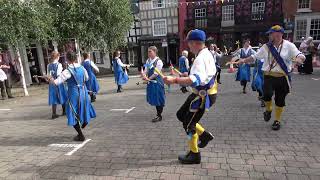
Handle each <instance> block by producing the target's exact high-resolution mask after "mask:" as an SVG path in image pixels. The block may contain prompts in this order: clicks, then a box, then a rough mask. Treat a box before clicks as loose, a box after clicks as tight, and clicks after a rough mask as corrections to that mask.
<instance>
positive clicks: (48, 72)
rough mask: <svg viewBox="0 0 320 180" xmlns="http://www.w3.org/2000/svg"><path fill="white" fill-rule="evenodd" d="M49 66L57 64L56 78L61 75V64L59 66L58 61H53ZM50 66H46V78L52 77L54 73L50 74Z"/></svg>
mask: <svg viewBox="0 0 320 180" xmlns="http://www.w3.org/2000/svg"><path fill="white" fill-rule="evenodd" d="M50 64H58V68H57V76H59V75H60V74H61V73H62V70H63V67H62V64H61V63H59V59H55V60H53V62H52V63H50ZM50 64H48V66H47V76H52V75H53V73H54V72H51V71H50V70H49V66H50Z"/></svg>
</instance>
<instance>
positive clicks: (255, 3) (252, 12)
mask: <svg viewBox="0 0 320 180" xmlns="http://www.w3.org/2000/svg"><path fill="white" fill-rule="evenodd" d="M257 4H263V6H262V7H263V12H259V11H255V12H254V11H253V7H254V5H257ZM256 9H257V10H259V9H258V8H257V6H256ZM265 11H266V3H265V2H264V1H260V2H253V3H251V20H254V21H256V20H260V19H256V18H253V16H252V15H253V14H264V13H265Z"/></svg>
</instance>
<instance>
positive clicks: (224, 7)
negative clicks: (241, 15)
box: [221, 4, 234, 22]
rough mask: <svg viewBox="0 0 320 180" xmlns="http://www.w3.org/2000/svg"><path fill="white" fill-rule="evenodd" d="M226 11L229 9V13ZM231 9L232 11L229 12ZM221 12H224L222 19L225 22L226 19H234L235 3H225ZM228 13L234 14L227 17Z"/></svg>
mask: <svg viewBox="0 0 320 180" xmlns="http://www.w3.org/2000/svg"><path fill="white" fill-rule="evenodd" d="M230 7H232V8H230ZM231 9H232V13H231ZM225 11H227V13H226V12H225ZM229 11H230V13H229ZM221 13H222V21H224V22H226V21H234V5H233V4H232V5H224V6H222V11H221ZM226 15H228V16H231V15H232V18H230V17H228V18H225V17H226Z"/></svg>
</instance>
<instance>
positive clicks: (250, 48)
mask: <svg viewBox="0 0 320 180" xmlns="http://www.w3.org/2000/svg"><path fill="white" fill-rule="evenodd" d="M241 50H243V51H244V54H245V55H247V54H248V53H249V51H252V52H253V54H255V53H257V52H256V51H254V50H253V49H252V47H251V46H249V47H248V48H240V49H239V50H238V51H237V52H236V56H237V57H238V58H239V59H240V58H241V57H240V56H241Z"/></svg>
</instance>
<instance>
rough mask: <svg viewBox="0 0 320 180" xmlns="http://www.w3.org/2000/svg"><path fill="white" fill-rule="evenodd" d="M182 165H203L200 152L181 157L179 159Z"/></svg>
mask: <svg viewBox="0 0 320 180" xmlns="http://www.w3.org/2000/svg"><path fill="white" fill-rule="evenodd" d="M178 159H179V161H180V163H181V164H200V163H201V155H200V152H198V153H194V152H192V151H190V152H189V153H188V154H186V155H180V156H179V157H178Z"/></svg>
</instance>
